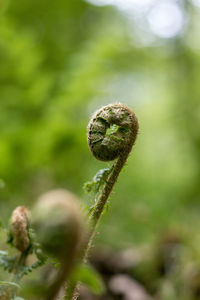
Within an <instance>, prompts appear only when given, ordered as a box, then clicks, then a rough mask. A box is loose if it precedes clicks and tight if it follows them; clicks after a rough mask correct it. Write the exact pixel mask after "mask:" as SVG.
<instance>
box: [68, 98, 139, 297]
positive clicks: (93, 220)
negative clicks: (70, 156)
mask: <svg viewBox="0 0 200 300" xmlns="http://www.w3.org/2000/svg"><path fill="white" fill-rule="evenodd" d="M138 128H139V124H138V120H137V117H136V115H135V113H134V112H133V111H132V110H131V109H130V108H129V107H128V106H126V105H124V104H121V103H115V104H109V105H107V106H104V107H102V108H100V109H99V110H98V111H96V112H95V113H94V115H93V116H92V118H91V120H90V122H89V124H88V128H87V140H88V145H89V148H90V150H91V152H92V154H93V155H94V157H95V158H96V159H98V160H101V161H113V160H115V162H114V165H113V167H112V168H111V169H110V171H109V170H108V171H107V177H106V179H105V180H104V184H103V187H102V189H101V191H100V193H99V196H98V198H97V199H96V202H95V205H94V207H93V209H92V212H91V214H90V217H89V223H90V226H91V227H90V228H91V230H90V232H89V235H88V238H87V241H86V243H85V245H84V247H83V250H82V259H83V261H84V262H86V260H87V257H88V254H89V250H90V248H91V244H92V240H93V237H94V235H95V231H96V226H97V224H98V222H99V219H100V217H101V215H102V213H103V211H104V208H105V205H106V203H107V201H108V198H109V195H110V193H111V191H112V189H113V186H114V184H115V182H116V181H117V178H118V176H119V174H120V172H121V170H122V168H123V166H124V164H125V162H126V160H127V158H128V156H129V153H130V152H131V150H132V147H133V145H134V143H135V141H136V138H137V134H138ZM76 285H77V283H76V282H75V283H74V284H69V287H68V288H67V291H66V296H65V299H66V300H72V299H73V300H76V299H77V298H78V295H79V293H78V288H77V287H76Z"/></svg>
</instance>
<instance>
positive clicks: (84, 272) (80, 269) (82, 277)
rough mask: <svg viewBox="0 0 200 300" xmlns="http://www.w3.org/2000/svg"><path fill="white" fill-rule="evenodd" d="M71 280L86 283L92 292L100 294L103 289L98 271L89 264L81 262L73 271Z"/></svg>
mask: <svg viewBox="0 0 200 300" xmlns="http://www.w3.org/2000/svg"><path fill="white" fill-rule="evenodd" d="M72 278H73V279H72V280H76V281H79V282H81V283H82V284H84V285H86V286H87V287H88V288H89V289H90V290H91V291H92V292H93V293H94V294H97V295H102V294H103V293H104V291H105V286H104V283H103V281H102V279H101V276H100V275H99V273H98V272H97V271H96V270H95V269H94V268H92V267H91V266H90V265H88V264H87V265H86V264H81V265H79V266H77V267H76V269H75V270H74V272H73V275H72Z"/></svg>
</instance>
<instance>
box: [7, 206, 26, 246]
mask: <svg viewBox="0 0 200 300" xmlns="http://www.w3.org/2000/svg"><path fill="white" fill-rule="evenodd" d="M29 214H30V213H29V211H28V209H27V208H26V207H24V206H18V207H17V208H16V209H15V210H14V211H13V213H12V216H11V232H12V235H13V244H14V245H15V247H16V248H17V249H18V250H20V251H21V252H24V251H26V250H27V248H28V247H29V245H30V239H29V235H28V218H29Z"/></svg>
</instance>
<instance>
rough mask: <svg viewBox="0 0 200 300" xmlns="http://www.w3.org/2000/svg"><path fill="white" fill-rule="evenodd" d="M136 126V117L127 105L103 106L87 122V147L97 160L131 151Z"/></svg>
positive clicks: (113, 157) (111, 158) (136, 129)
mask: <svg viewBox="0 0 200 300" xmlns="http://www.w3.org/2000/svg"><path fill="white" fill-rule="evenodd" d="M138 127H139V126H138V120H137V117H136V115H135V114H134V112H133V111H131V109H130V108H129V107H128V106H126V105H124V104H121V103H115V104H110V105H107V106H104V107H102V108H100V109H99V110H98V111H97V112H96V113H95V114H94V115H93V116H92V118H91V120H90V122H89V124H88V132H87V139H88V145H89V148H90V150H91V152H92V153H93V155H94V156H95V157H96V158H97V159H99V160H102V161H111V160H114V159H116V158H117V157H118V156H120V155H124V152H125V153H129V152H130V151H131V149H132V146H133V144H134V142H135V140H136V137H137V133H138Z"/></svg>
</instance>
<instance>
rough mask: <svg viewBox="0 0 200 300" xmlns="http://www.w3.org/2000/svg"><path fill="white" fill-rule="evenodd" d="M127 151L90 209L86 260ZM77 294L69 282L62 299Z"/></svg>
mask: <svg viewBox="0 0 200 300" xmlns="http://www.w3.org/2000/svg"><path fill="white" fill-rule="evenodd" d="M129 152H130V151H128V152H125V153H124V154H123V155H120V156H119V157H118V159H117V161H116V163H115V165H114V168H113V171H112V173H111V174H110V176H109V177H108V179H107V181H106V183H105V185H104V187H103V189H102V191H101V194H100V195H99V197H98V199H97V201H96V204H95V206H94V209H93V211H92V214H91V215H90V219H89V221H90V225H91V231H90V233H89V235H88V237H87V239H86V242H85V244H84V246H83V248H82V251H81V259H82V260H83V261H84V262H86V261H87V258H88V255H89V251H90V249H91V246H92V242H93V238H94V236H95V232H96V227H97V224H98V222H99V220H100V217H101V215H102V213H103V210H104V207H105V205H106V203H107V201H108V198H109V196H110V193H111V191H112V189H113V187H114V184H115V183H116V181H117V178H118V176H119V174H120V172H121V170H122V168H123V166H124V164H125V162H126V160H127V158H128V155H129ZM78 296H79V293H78V291H77V282H75V283H69V286H68V287H67V289H66V295H65V297H64V300H76V299H77V298H78Z"/></svg>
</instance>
